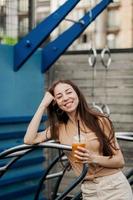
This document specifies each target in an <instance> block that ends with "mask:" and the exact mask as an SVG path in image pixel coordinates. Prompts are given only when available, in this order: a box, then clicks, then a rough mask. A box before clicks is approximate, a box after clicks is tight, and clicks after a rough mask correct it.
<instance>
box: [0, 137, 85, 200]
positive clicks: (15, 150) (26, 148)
mask: <svg viewBox="0 0 133 200" xmlns="http://www.w3.org/2000/svg"><path fill="white" fill-rule="evenodd" d="M37 148H55V149H61V150H68V151H71V150H72V147H71V146H68V145H62V144H59V143H53V141H52V142H51V141H47V142H44V143H40V144H36V145H26V144H23V145H19V146H16V147H12V148H10V149H7V150H5V151H3V152H1V153H0V159H4V158H11V159H12V160H10V161H9V162H8V164H6V165H4V166H2V167H0V175H1V177H2V175H3V174H4V173H5V172H6V171H7V170H8V169H9V167H11V165H12V164H13V163H14V162H16V161H17V160H19V159H20V158H21V157H22V156H24V155H25V154H27V153H29V152H31V151H33V150H34V149H37ZM62 155H64V154H62ZM59 158H60V156H58V157H57V158H55V159H54V161H53V163H52V164H51V165H50V166H49V167H48V169H47V170H46V173H45V174H44V175H43V178H42V179H41V181H40V184H39V187H38V188H37V191H36V194H35V200H37V199H38V197H39V192H40V188H41V186H42V184H43V180H44V179H45V178H46V176H47V174H48V173H49V171H50V169H51V168H52V167H53V165H54V164H55V163H56V162H57V161H58V160H59ZM88 168H89V165H88V164H86V163H85V164H83V170H82V172H81V174H80V176H79V177H77V178H76V179H75V181H74V182H73V183H72V184H71V185H70V186H69V187H68V188H67V189H66V190H65V191H64V192H63V193H62V194H61V195H60V196H59V197H57V198H56V199H55V200H61V199H63V198H64V197H65V196H66V195H67V194H68V193H69V192H70V191H71V190H73V188H74V187H76V186H77V185H78V184H79V183H80V182H81V181H82V180H83V178H84V177H85V175H86V173H87V172H88ZM60 175H61V176H62V174H61V173H60ZM60 175H59V176H60ZM61 179H62V178H60V180H59V181H61ZM59 183H60V182H59ZM59 183H58V185H57V187H58V186H59ZM57 189H58V188H57Z"/></svg>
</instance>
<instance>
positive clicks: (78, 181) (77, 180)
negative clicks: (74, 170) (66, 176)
mask: <svg viewBox="0 0 133 200" xmlns="http://www.w3.org/2000/svg"><path fill="white" fill-rule="evenodd" d="M88 168H89V165H88V163H85V164H83V170H82V173H81V174H80V176H79V177H78V178H76V180H75V181H74V182H73V183H72V184H71V185H70V186H69V187H68V188H67V189H66V190H65V191H64V192H63V193H62V194H61V195H60V196H59V197H57V198H56V199H55V200H62V199H63V198H64V197H65V196H66V195H67V194H68V193H69V192H70V191H71V190H73V189H74V188H75V187H76V186H77V185H78V184H79V183H80V182H81V181H82V180H83V178H84V177H85V175H86V173H87V172H88Z"/></svg>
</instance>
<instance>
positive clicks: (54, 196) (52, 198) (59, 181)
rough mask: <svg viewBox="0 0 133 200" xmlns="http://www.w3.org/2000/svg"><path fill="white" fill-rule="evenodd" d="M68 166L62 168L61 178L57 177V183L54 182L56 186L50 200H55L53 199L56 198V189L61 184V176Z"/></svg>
mask: <svg viewBox="0 0 133 200" xmlns="http://www.w3.org/2000/svg"><path fill="white" fill-rule="evenodd" d="M60 159H61V158H60ZM68 166H69V164H68V163H67V164H66V165H65V166H64V169H63V174H62V176H59V177H58V179H57V181H56V184H55V187H54V189H53V193H52V195H51V200H55V198H56V197H57V193H58V189H59V186H60V183H61V181H62V179H63V176H64V174H65V172H66V170H67V169H68Z"/></svg>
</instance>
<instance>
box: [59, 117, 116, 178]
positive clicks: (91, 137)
mask: <svg viewBox="0 0 133 200" xmlns="http://www.w3.org/2000/svg"><path fill="white" fill-rule="evenodd" d="M76 129H77V128H76V127H75V126H74V124H73V123H72V122H71V121H70V120H69V121H68V122H67V124H66V125H64V124H62V125H60V128H59V142H60V143H61V144H65V145H72V142H73V136H74V135H75V134H76V132H77V131H78V130H76ZM81 134H84V135H85V141H86V148H87V149H88V150H89V151H91V152H93V153H95V154H97V155H101V154H100V152H99V147H100V143H99V141H98V138H97V137H96V135H95V133H94V132H92V131H91V130H85V132H84V131H82V129H81ZM65 153H66V155H67V157H68V159H69V161H70V163H71V166H72V168H73V170H74V172H75V174H76V175H77V176H78V175H79V174H80V173H81V171H82V167H83V164H82V163H77V162H75V158H74V157H73V154H72V152H68V151H66V152H65ZM118 171H120V169H118V168H114V169H112V168H105V167H101V166H99V165H96V164H95V165H93V164H90V165H89V171H88V173H87V175H86V177H85V179H87V180H93V179H94V178H96V177H100V176H107V175H111V174H114V173H116V172H118Z"/></svg>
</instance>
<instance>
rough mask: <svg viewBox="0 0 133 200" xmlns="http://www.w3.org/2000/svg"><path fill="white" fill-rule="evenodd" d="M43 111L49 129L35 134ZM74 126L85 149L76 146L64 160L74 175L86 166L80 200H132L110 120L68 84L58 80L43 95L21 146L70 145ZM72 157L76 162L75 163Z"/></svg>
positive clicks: (120, 153)
mask: <svg viewBox="0 0 133 200" xmlns="http://www.w3.org/2000/svg"><path fill="white" fill-rule="evenodd" d="M46 110H47V113H48V119H49V127H48V128H47V129H46V130H45V131H43V132H41V133H39V132H38V127H39V125H40V121H41V118H42V115H43V113H44V111H46ZM78 124H79V127H80V132H81V134H82V135H84V136H85V141H86V146H85V148H84V147H78V150H76V151H75V154H74V155H73V154H72V153H69V154H68V159H69V161H70V163H71V165H72V168H73V170H74V171H75V173H76V174H77V175H78V174H79V173H80V172H81V170H82V165H83V164H82V163H85V162H87V163H89V166H90V167H89V171H88V173H87V175H86V177H85V179H84V181H83V183H82V186H81V190H82V194H83V200H89V199H90V200H133V196H132V191H131V188H130V185H129V183H128V181H127V179H126V177H125V176H124V174H123V173H122V171H121V168H122V167H123V166H124V158H123V155H122V152H121V150H120V147H119V145H118V143H117V140H116V138H115V134H114V129H113V126H112V123H111V121H110V119H109V118H107V117H106V116H104V115H103V114H101V113H97V112H95V111H92V110H91V109H90V108H89V107H88V105H87V102H86V100H85V98H84V96H83V94H82V93H81V91H80V90H79V88H78V87H77V86H76V85H75V84H74V83H72V82H71V81H69V80H59V81H57V82H55V83H54V84H53V85H52V86H51V88H50V89H49V90H48V92H46V94H45V96H44V98H43V100H42V102H41V104H40V105H39V107H38V109H37V111H36V113H35V115H34V117H33V119H32V120H31V122H30V124H29V126H28V129H27V132H26V135H25V137H24V143H26V144H36V143H41V142H44V141H46V140H47V139H51V138H52V139H58V140H59V141H60V143H62V144H67V145H72V141H73V137H74V135H75V134H76V133H77V130H78V129H79V127H78ZM75 158H77V159H78V160H79V162H75Z"/></svg>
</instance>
